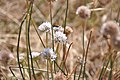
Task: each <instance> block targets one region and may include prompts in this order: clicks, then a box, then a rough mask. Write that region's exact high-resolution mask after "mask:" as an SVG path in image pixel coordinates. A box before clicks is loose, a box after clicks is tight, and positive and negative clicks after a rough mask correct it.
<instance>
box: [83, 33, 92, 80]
mask: <svg viewBox="0 0 120 80" xmlns="http://www.w3.org/2000/svg"><path fill="white" fill-rule="evenodd" d="M91 36H92V31H91V32H90V36H89V41H88V45H87V48H86V55H85V63H84V68H83V80H84V76H85V68H86V61H87V55H88V49H89V45H90V41H91Z"/></svg>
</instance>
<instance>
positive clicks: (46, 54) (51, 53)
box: [40, 48, 57, 61]
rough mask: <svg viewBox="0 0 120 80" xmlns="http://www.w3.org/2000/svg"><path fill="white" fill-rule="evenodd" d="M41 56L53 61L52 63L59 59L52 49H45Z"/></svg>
mask: <svg viewBox="0 0 120 80" xmlns="http://www.w3.org/2000/svg"><path fill="white" fill-rule="evenodd" d="M40 56H41V57H44V58H46V59H51V61H54V60H55V59H56V58H57V56H56V54H55V52H54V51H53V49H52V48H45V49H44V51H43V52H41V54H40Z"/></svg>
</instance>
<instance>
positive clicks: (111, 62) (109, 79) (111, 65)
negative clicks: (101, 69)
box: [108, 58, 113, 80]
mask: <svg viewBox="0 0 120 80" xmlns="http://www.w3.org/2000/svg"><path fill="white" fill-rule="evenodd" d="M112 69H113V61H112V58H111V60H110V73H109V77H108V80H112Z"/></svg>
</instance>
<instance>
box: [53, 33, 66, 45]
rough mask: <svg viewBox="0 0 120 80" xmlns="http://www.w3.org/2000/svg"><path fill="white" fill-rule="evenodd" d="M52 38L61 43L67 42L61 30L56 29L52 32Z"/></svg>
mask: <svg viewBox="0 0 120 80" xmlns="http://www.w3.org/2000/svg"><path fill="white" fill-rule="evenodd" d="M54 38H55V41H56V42H63V43H66V42H67V37H66V35H65V34H64V33H63V32H61V31H56V32H55V34H54Z"/></svg>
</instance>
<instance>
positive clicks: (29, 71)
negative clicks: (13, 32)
mask: <svg viewBox="0 0 120 80" xmlns="http://www.w3.org/2000/svg"><path fill="white" fill-rule="evenodd" d="M26 49H27V63H28V73H29V78H30V80H31V70H30V60H29V49H28V16H27V19H26Z"/></svg>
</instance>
